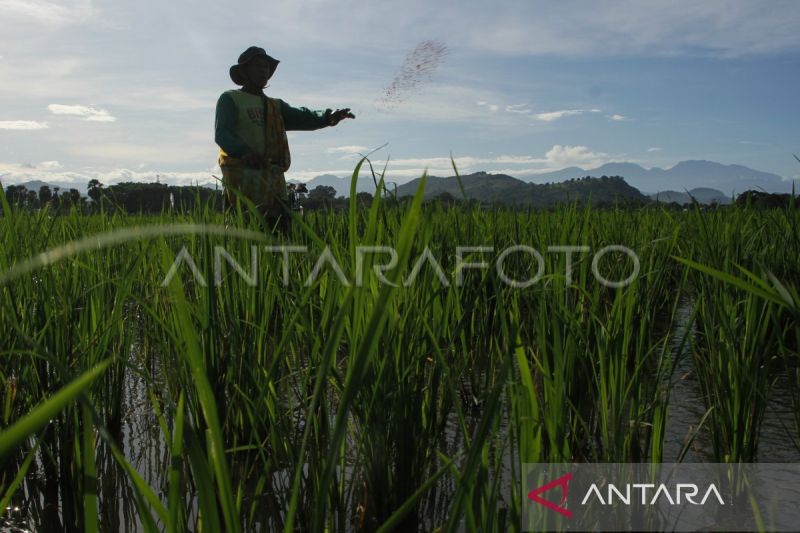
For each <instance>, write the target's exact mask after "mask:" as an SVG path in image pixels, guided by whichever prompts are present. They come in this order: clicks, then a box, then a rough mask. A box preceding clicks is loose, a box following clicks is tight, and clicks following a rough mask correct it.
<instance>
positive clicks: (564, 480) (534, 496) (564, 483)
mask: <svg viewBox="0 0 800 533" xmlns="http://www.w3.org/2000/svg"><path fill="white" fill-rule="evenodd" d="M570 479H572V472H570V473H569V474H565V475H563V476H561V477H560V478H558V479H556V480H554V481H551V482H550V483H548V484H547V485H542V486H541V487H538V488H535V489H533V490H532V491H530V492H529V493H528V499H529V500H533V501H535V502H536V503H538V504H539V505H544V506H545V507H547V508H548V509H550V510H551V511H555V512H557V513H559V514H561V515H564V516H566V517H567V518H572V512H571V511H570V510H569V509H567V508H566V507H562V505H564V504H565V503H566V501H567V494H568V493H569V485H568V484H569V480H570ZM556 487H561V501H560V502H559V504H558V505H556V504H555V503H553V502H551V501H550V500H545V499H544V498H542V497H540V496H539V495H540V494H542V493H543V492H547V491H548V490H550V489H553V488H556Z"/></svg>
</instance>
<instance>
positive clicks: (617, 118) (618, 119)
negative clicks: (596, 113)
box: [608, 115, 628, 122]
mask: <svg viewBox="0 0 800 533" xmlns="http://www.w3.org/2000/svg"><path fill="white" fill-rule="evenodd" d="M608 118H610V119H611V120H613V121H615V122H622V121H625V120H628V117H626V116H625V115H611V116H610V117H608Z"/></svg>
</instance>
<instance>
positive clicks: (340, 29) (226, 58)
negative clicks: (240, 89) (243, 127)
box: [0, 0, 800, 191]
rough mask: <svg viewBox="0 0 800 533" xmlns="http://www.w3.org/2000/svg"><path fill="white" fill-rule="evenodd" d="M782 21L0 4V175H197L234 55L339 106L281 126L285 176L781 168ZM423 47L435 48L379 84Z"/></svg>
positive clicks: (587, 12)
mask: <svg viewBox="0 0 800 533" xmlns="http://www.w3.org/2000/svg"><path fill="white" fill-rule="evenodd" d="M799 29H800V2H798V1H793V0H788V1H783V0H771V1H770V2H763V1H750V0H739V1H724V2H722V1H715V0H704V1H702V2H698V1H697V0H692V1H683V0H668V1H660V0H652V1H639V0H634V1H627V0H623V1H615V2H611V1H604V0H595V1H569V0H566V1H560V2H537V1H522V0H513V1H504V0H492V1H484V2H477V1H470V0H446V1H439V2H436V1H433V0H403V1H402V2H400V1H393V2H387V1H380V0H371V1H353V0H337V1H328V0H310V1H309V0H302V1H300V0H294V1H274V0H270V1H269V2H266V1H261V2H252V1H250V0H242V1H240V2H237V3H236V4H235V5H232V4H228V3H222V2H207V1H204V0H201V1H193V2H188V1H184V0H174V1H169V2H164V1H158V2H155V1H153V0H139V1H136V2H130V1H119V0H115V1H114V2H111V1H108V0H100V1H94V0H69V1H63V2H50V1H44V0H0V181H2V182H3V184H4V185H8V184H11V183H18V182H23V181H28V180H32V179H38V180H43V181H48V182H51V183H53V184H56V185H59V184H60V185H61V186H62V187H73V186H74V187H76V188H79V189H80V190H82V191H83V190H85V186H86V183H87V182H88V181H89V180H90V179H99V180H100V181H101V182H103V183H104V184H106V185H109V184H112V183H117V182H121V181H154V180H155V179H159V180H160V181H162V182H166V183H173V184H191V183H208V182H212V181H214V177H213V176H219V175H220V173H219V168H218V167H217V166H216V161H217V156H218V148H217V146H216V145H215V144H214V132H213V129H214V111H215V106H216V101H217V98H218V97H219V95H220V94H221V93H222V92H224V91H226V90H228V89H232V88H235V86H234V85H233V83H232V82H231V80H230V78H229V76H228V68H229V67H230V66H231V65H232V64H234V63H235V62H236V59H237V57H238V55H239V54H240V53H241V52H242V51H243V50H244V49H245V48H247V47H248V46H251V45H256V46H260V47H263V48H265V49H266V50H267V52H268V53H269V54H271V55H272V56H274V57H276V58H277V59H279V60H280V61H281V63H280V65H279V66H278V69H277V71H276V73H275V75H274V76H273V78H272V79H271V80H270V85H269V86H268V87H267V89H266V93H267V94H268V95H269V96H273V97H277V98H281V99H283V100H285V101H286V102H287V103H289V104H290V105H293V106H295V107H301V106H304V107H308V108H310V109H325V108H341V107H349V108H351V109H352V111H353V113H354V114H355V115H356V119H355V120H345V121H343V122H342V123H340V124H339V125H338V126H337V127H334V128H325V129H322V130H317V131H311V132H306V131H303V132H290V133H289V142H290V145H291V150H292V161H293V163H292V167H291V169H290V170H289V172H288V173H287V178H290V179H291V178H294V179H301V180H302V179H310V178H312V177H314V176H317V175H321V174H334V175H337V176H348V175H350V174H351V173H352V172H353V169H354V168H355V165H356V164H357V162H358V159H359V158H360V155H359V154H363V155H366V154H368V153H370V152H372V154H371V155H370V160H371V161H372V163H373V165H374V166H375V168H376V170H382V169H383V168H384V167H385V168H386V169H387V175H388V176H390V177H391V178H392V179H394V180H396V181H398V182H402V181H405V180H410V179H412V178H416V177H419V176H420V175H421V174H422V173H423V172H424V171H425V170H427V171H428V172H429V173H430V174H433V175H439V176H449V175H452V174H453V172H452V167H451V161H450V158H451V156H452V157H453V158H454V160H455V162H456V164H457V166H458V169H459V172H461V173H469V172H476V171H486V172H492V173H506V174H509V175H512V176H517V177H530V176H534V175H535V174H538V173H542V172H546V171H551V170H557V169H561V168H565V167H569V166H581V167H583V168H592V167H596V166H599V165H601V164H603V163H606V162H611V161H630V162H635V163H638V164H640V165H642V166H645V167H647V168H650V167H654V166H655V167H661V168H669V167H671V166H673V165H675V164H676V163H678V162H679V161H682V160H687V159H706V160H712V161H718V162H721V163H725V164H741V165H746V166H749V167H752V168H755V169H758V170H762V171H767V172H773V173H775V174H778V175H780V176H782V177H783V178H784V179H786V180H791V179H800V163H798V161H796V160H795V159H794V157H793V155H792V154H793V153H796V154H798V155H800V129H799V128H798V126H800V113H798V110H800V101H799V100H800V93H798V87H800V68H799V67H800V31H798V30H799ZM429 41H433V42H434V43H435V44H434V47H435V48H437V49H440V50H442V51H443V53H441V54H439V55H436V56H435V57H423V59H427V60H428V61H427V62H426V63H424V65H427V67H428V68H427V70H426V71H424V72H422V73H421V74H420V75H417V76H415V77H414V79H413V80H411V81H412V83H400V84H399V85H398V83H396V81H397V78H398V75H399V76H400V78H401V79H400V81H401V82H402V81H404V79H405V78H407V77H404V76H403V72H404V71H403V66H404V64H406V65H407V62H408V60H409V56H410V55H411V56H413V55H414V50H415V49H416V48H417V47H418V46H419V45H420V43H425V42H429ZM410 59H411V61H412V67H413V66H414V65H415V64H416V63H414V61H415V60H416V61H419V54H417V57H416V58H413V57H412V58H410ZM406 72H407V71H406ZM405 81H408V79H405ZM393 87H394V88H393ZM387 91H389V93H390V98H388V99H387V96H386V93H387ZM378 148H380V149H378ZM376 149H378V150H377V151H375V150H376ZM373 151H374V152H373Z"/></svg>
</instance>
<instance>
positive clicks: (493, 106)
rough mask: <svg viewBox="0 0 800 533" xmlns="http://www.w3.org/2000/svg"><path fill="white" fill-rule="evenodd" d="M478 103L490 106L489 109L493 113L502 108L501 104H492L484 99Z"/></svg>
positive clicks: (482, 105)
mask: <svg viewBox="0 0 800 533" xmlns="http://www.w3.org/2000/svg"><path fill="white" fill-rule="evenodd" d="M477 105H479V106H481V107H488V108H489V111H491V112H492V113H494V112H495V111H497V110H498V109H500V106H499V105H497V104H490V103H488V102H484V101H482V100H481V101H480V102H477Z"/></svg>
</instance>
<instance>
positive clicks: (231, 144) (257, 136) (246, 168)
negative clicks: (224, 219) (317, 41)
mask: <svg viewBox="0 0 800 533" xmlns="http://www.w3.org/2000/svg"><path fill="white" fill-rule="evenodd" d="M278 63H279V61H278V60H277V59H275V58H273V57H271V56H269V55H267V53H266V52H265V51H264V49H263V48H258V47H256V46H251V47H250V48H248V49H247V50H245V51H244V52H243V53H242V54H241V55H240V56H239V60H238V62H237V64H235V65H233V66H232V67H231V68H230V76H231V79H232V80H233V82H234V83H235V84H236V85H239V86H241V89H233V90H230V91H225V92H224V93H222V95H221V96H220V97H219V100H218V101H217V113H216V124H215V128H214V130H215V131H214V140H215V141H216V143H217V145H219V147H220V154H219V166H220V168H221V169H222V185H223V187H224V190H225V199H226V204H227V206H233V205H235V204H236V201H237V192H238V194H240V195H242V196H244V197H246V198H247V199H249V200H250V201H251V202H253V203H254V204H255V205H256V207H257V208H258V210H259V212H260V213H261V214H262V215H263V216H264V218H265V220H266V222H267V224H268V225H269V227H270V228H271V229H273V230H274V229H277V230H279V231H280V232H282V233H283V234H286V233H287V232H288V230H289V222H290V214H289V207H288V196H287V191H286V179H285V177H284V172H286V171H287V170H289V165H290V164H291V156H290V154H289V142H288V140H287V138H286V132H287V131H289V130H317V129H320V128H325V127H327V126H335V125H337V124H338V123H339V122H341V121H342V120H343V119H345V118H355V116H354V115H353V114H352V113H351V112H350V109H349V108H346V109H337V110H336V111H333V110H331V109H326V110H325V111H311V110H309V109H307V108H305V107H300V108H295V107H291V106H290V105H289V104H287V103H286V102H284V101H283V100H279V99H276V98H270V97H268V96H266V95H265V94H264V88H265V87H266V86H267V81H268V80H269V79H270V78H271V77H272V75H273V74H274V73H275V69H276V68H277V66H278Z"/></svg>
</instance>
